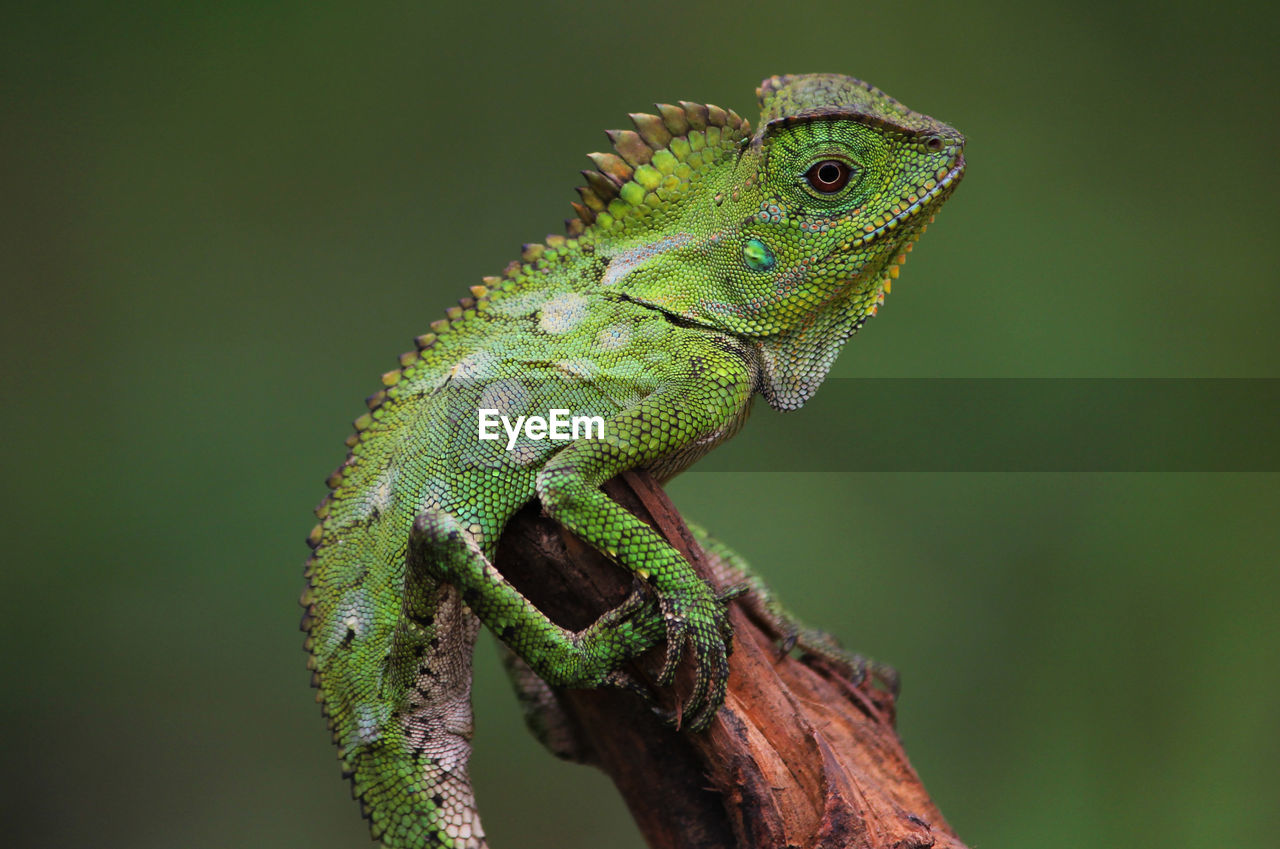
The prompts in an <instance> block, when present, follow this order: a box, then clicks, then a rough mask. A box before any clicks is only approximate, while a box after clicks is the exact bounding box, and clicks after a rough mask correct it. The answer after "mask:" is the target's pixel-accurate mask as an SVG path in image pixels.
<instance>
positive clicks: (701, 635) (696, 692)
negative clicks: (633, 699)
mask: <svg viewBox="0 0 1280 849" xmlns="http://www.w3.org/2000/svg"><path fill="white" fill-rule="evenodd" d="M725 601H726V596H725V595H717V594H715V593H713V592H712V591H711V589H710V588H709V587H708V586H707V585H706V584H698V585H693V586H691V587H690V588H689V589H687V590H683V591H677V592H674V593H667V594H663V595H660V596H659V600H658V602H659V607H660V609H661V610H662V616H663V619H664V621H665V622H666V632H667V657H666V662H665V663H664V665H663V667H662V672H661V673H660V674H659V676H658V683H659V684H660V685H662V686H669V685H670V684H672V683H673V682H674V681H675V677H676V669H677V668H678V666H679V665H680V659H681V658H682V657H683V656H684V653H685V648H686V646H687V647H688V650H689V653H690V655H691V656H692V659H693V662H694V684H693V690H692V691H691V692H690V693H689V696H688V698H687V699H686V700H685V701H684V703H683V704H682V705H678V706H677V708H676V711H675V714H674V724H675V725H676V726H677V727H680V726H681V725H685V724H687V725H688V727H689V728H691V729H692V730H694V731H701V730H703V729H705V728H706V727H707V726H708V725H710V724H711V720H712V718H714V717H715V715H716V712H717V711H718V710H720V706H721V705H723V704H724V696H725V686H726V682H727V680H728V678H729V653H730V652H731V651H732V650H733V625H732V624H730V622H729V614H728V611H727V610H726V609H725ZM686 719H687V723H686V722H685V720H686Z"/></svg>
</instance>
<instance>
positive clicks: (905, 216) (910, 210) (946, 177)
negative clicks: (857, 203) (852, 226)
mask: <svg viewBox="0 0 1280 849" xmlns="http://www.w3.org/2000/svg"><path fill="white" fill-rule="evenodd" d="M964 164H965V163H964V157H963V156H960V157H957V159H956V161H955V164H954V165H952V166H951V168H950V169H949V170H947V171H945V172H943V173H942V176H940V177H939V178H938V179H937V180H930V181H929V182H927V183H925V187H926V188H925V191H924V193H923V194H920V195H919V196H918V197H917V198H916V199H915V200H914V201H910V202H908V203H907V204H906V205H905V206H903V207H901V208H898V207H895V209H897V210H898V211H897V212H894V213H893V215H891V216H890V217H889V219H888V220H887V221H880V222H878V223H877V222H875V221H873V222H871V223H870V224H867V225H866V227H865V228H864V232H863V233H862V235H860V236H859V237H858V238H856V239H853V240H852V241H850V242H849V243H848V244H847V245H846V246H845V247H846V248H856V247H861V246H862V245H866V244H869V243H871V242H874V241H875V240H876V239H879V238H880V237H882V236H884V235H885V234H886V233H891V232H893V231H894V230H897V229H898V228H899V227H900V226H902V224H903V223H905V222H906V221H909V220H910V219H912V218H915V217H916V216H917V215H919V214H920V213H921V212H923V211H924V210H925V209H927V208H929V207H930V206H933V205H934V202H935V201H937V200H938V199H939V198H944V197H946V196H947V195H948V194H950V193H951V192H952V190H954V189H955V186H956V183H958V182H960V178H961V177H962V176H963V175H964ZM929 183H933V185H932V186H930V185H929Z"/></svg>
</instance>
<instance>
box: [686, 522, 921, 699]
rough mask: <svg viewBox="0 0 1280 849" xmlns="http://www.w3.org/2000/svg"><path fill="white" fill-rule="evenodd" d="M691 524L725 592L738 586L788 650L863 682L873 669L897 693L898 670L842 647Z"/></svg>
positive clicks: (726, 548) (738, 558) (734, 555)
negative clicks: (798, 616) (795, 613)
mask: <svg viewBox="0 0 1280 849" xmlns="http://www.w3.org/2000/svg"><path fill="white" fill-rule="evenodd" d="M688 525H689V530H690V531H692V532H693V537H694V539H695V540H697V542H698V545H699V546H700V547H701V548H702V551H703V554H704V555H705V556H706V558H707V563H708V565H710V567H711V569H712V573H713V574H714V576H715V581H714V582H715V584H716V586H718V587H719V588H720V589H721V591H722V592H723V591H725V590H728V589H730V588H734V589H735V590H736V591H737V592H736V597H737V598H739V599H740V603H742V604H743V605H744V606H746V607H747V609H748V610H750V612H751V614H752V615H753V616H754V617H755V618H756V619H757V620H759V621H760V622H762V623H764V624H765V625H767V626H768V627H769V629H770V630H772V631H773V633H774V635H775V636H776V637H777V639H778V641H779V644H780V648H781V650H782V651H783V652H784V653H789V652H790V651H791V650H792V649H793V648H798V649H800V650H801V651H802V652H804V653H806V654H809V655H812V656H814V657H817V658H820V659H821V660H823V661H824V662H826V663H827V664H828V665H830V666H832V667H834V668H835V669H838V670H840V671H841V672H843V673H844V674H845V675H846V676H847V677H848V678H849V679H850V680H851V681H853V682H855V683H860V682H862V681H863V680H864V679H865V678H866V677H867V674H868V673H870V674H871V675H873V676H874V677H875V679H876V680H879V681H880V682H881V683H883V684H884V686H885V687H886V688H888V689H889V691H890V692H892V693H894V694H895V695H896V694H897V692H898V685H899V682H898V672H897V670H895V669H894V668H893V667H891V666H889V665H887V664H884V663H879V662H875V661H869V660H868V659H867V658H865V657H863V656H862V655H860V654H855V653H854V652H851V651H849V650H848V649H845V648H844V647H842V646H841V645H840V643H839V642H837V641H836V639H835V638H834V637H832V636H831V635H830V634H828V633H826V632H825V631H821V630H819V629H817V628H812V627H809V626H807V625H805V624H804V623H802V622H800V621H799V620H798V619H796V618H795V617H794V616H793V615H792V614H791V613H790V612H789V611H788V610H787V609H786V608H785V607H783V606H782V603H781V602H780V601H778V597H777V596H776V595H774V593H773V590H772V589H770V588H769V585H768V584H766V583H765V582H764V579H763V578H761V577H760V575H759V574H758V573H756V571H755V570H754V569H752V568H751V566H750V565H749V564H748V563H747V561H746V560H744V559H743V558H742V555H740V554H738V553H737V552H736V551H734V550H733V549H731V548H730V547H729V546H727V545H725V544H724V543H723V542H721V541H720V540H718V539H716V538H714V537H712V536H711V534H709V533H708V532H707V530H706V528H703V527H701V526H700V525H695V524H694V523H693V522H689V523H688Z"/></svg>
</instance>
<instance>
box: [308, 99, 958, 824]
mask: <svg viewBox="0 0 1280 849" xmlns="http://www.w3.org/2000/svg"><path fill="white" fill-rule="evenodd" d="M758 95H759V98H760V104H761V113H762V114H761V121H760V127H759V129H758V130H757V131H755V132H754V133H753V132H752V131H751V128H750V126H749V125H748V123H747V122H746V121H744V120H742V119H741V118H739V117H738V116H737V115H736V114H734V113H733V112H726V111H725V110H723V109H720V108H719V107H716V106H703V105H698V104H693V103H681V104H680V105H679V106H668V105H661V106H659V107H658V112H659V114H658V115H635V116H632V118H633V121H634V124H635V127H636V129H635V130H625V131H615V132H613V133H610V137H611V138H612V140H613V143H614V148H615V152H614V153H608V154H594V155H593V156H592V159H593V160H594V163H595V165H596V169H597V170H594V171H590V172H584V173H585V174H586V177H587V185H586V186H585V187H583V188H582V189H580V190H579V193H580V195H581V198H582V200H581V203H578V204H575V208H576V209H577V211H578V216H579V217H578V218H577V219H576V220H574V221H572V222H570V224H569V228H568V235H567V236H555V237H548V238H547V241H546V243H545V244H543V245H530V246H526V248H525V250H524V252H523V255H522V258H521V260H520V261H518V262H514V263H512V264H511V265H510V266H508V268H507V269H506V272H505V274H504V275H503V276H501V277H494V278H486V279H485V281H484V285H481V286H476V287H474V288H473V289H472V297H469V298H465V299H463V301H461V302H460V305H459V306H458V307H454V308H452V309H451V310H449V311H448V317H447V318H446V319H443V320H441V321H438V322H436V323H434V324H433V325H432V332H431V333H428V334H425V335H424V336H422V337H419V339H418V350H416V351H414V352H411V353H409V354H405V355H404V356H403V357H402V358H401V368H400V369H398V370H396V371H392V372H388V373H387V374H386V375H384V376H383V384H384V388H383V389H382V390H381V391H380V392H378V393H377V394H376V395H374V396H373V397H371V398H370V399H369V408H370V411H369V412H368V413H366V414H365V415H363V416H361V417H360V418H359V419H358V420H357V421H356V433H355V434H354V435H353V436H352V437H351V439H349V440H348V446H349V447H350V449H351V451H350V454H349V456H348V457H347V459H346V461H345V462H344V463H343V464H342V466H341V467H340V468H339V469H338V470H337V471H336V472H334V473H333V475H332V476H331V477H330V479H329V486H330V488H331V489H332V494H331V495H330V496H329V497H328V498H327V499H326V500H325V501H324V502H323V503H322V504H321V505H320V507H319V508H318V509H317V516H318V517H319V519H320V523H319V524H318V525H317V526H316V528H315V529H314V530H313V532H312V534H311V537H310V540H309V542H310V544H311V545H312V547H313V548H314V549H315V551H314V554H313V556H312V558H311V560H310V561H309V563H308V568H307V578H308V586H307V589H306V591H305V592H304V593H303V596H302V604H303V606H304V607H305V608H306V613H305V615H304V617H303V628H304V630H305V631H306V632H307V639H306V648H307V650H308V652H309V653H310V664H309V665H310V667H311V668H312V669H313V670H314V672H315V675H314V681H315V684H316V686H317V687H318V688H319V695H318V699H319V701H320V702H322V704H323V705H324V709H325V713H326V715H327V716H328V718H329V724H330V727H331V729H332V731H333V738H334V741H335V742H336V743H337V745H338V747H339V756H340V758H341V761H342V764H343V768H344V771H345V772H346V774H347V775H349V776H350V777H351V779H352V781H353V784H354V792H355V795H356V796H357V797H358V798H359V799H360V800H361V803H362V806H363V809H364V812H365V814H366V815H367V816H368V817H369V819H370V821H371V825H372V831H373V835H374V837H375V838H377V839H378V840H380V841H381V842H382V844H383V845H385V846H388V847H435V846H449V847H482V846H484V845H485V842H484V836H483V832H482V830H481V827H480V822H479V819H478V817H477V815H476V812H475V806H474V803H473V799H472V794H471V789H470V785H469V782H468V779H467V760H468V755H469V753H470V744H469V740H470V737H471V730H472V720H471V708H470V680H471V669H470V665H471V653H472V646H473V643H474V641H475V638H476V633H477V631H478V628H479V625H480V624H481V623H483V624H484V625H485V626H487V627H488V628H489V629H490V630H491V631H492V632H493V633H494V634H495V635H496V636H497V637H498V639H499V640H501V641H502V643H504V644H505V646H506V647H507V648H508V649H510V651H511V652H512V653H514V655H515V656H516V658H515V659H513V660H512V667H513V669H514V671H515V676H514V677H515V679H516V681H517V684H518V685H519V686H520V689H521V692H522V695H523V696H524V697H525V700H526V703H527V704H530V705H533V713H534V715H535V725H536V724H538V723H541V727H542V730H543V737H544V739H546V740H547V742H548V743H549V744H551V745H552V746H553V748H557V749H558V750H560V751H561V753H569V752H567V749H568V748H569V745H568V743H567V742H566V741H564V740H559V742H557V739H556V732H555V729H554V727H552V726H553V724H554V718H553V717H549V716H546V715H544V716H542V717H541V718H540V719H538V718H537V712H538V711H539V710H542V711H549V710H552V709H553V708H552V706H551V705H550V703H549V702H548V699H547V698H546V693H547V692H551V689H550V688H552V687H595V686H601V685H606V684H616V685H627V684H628V683H629V682H628V681H627V680H626V679H625V677H624V676H623V675H622V674H621V673H620V672H619V671H618V670H619V668H620V666H621V664H623V662H624V661H626V660H627V659H629V658H631V657H634V656H635V655H637V654H638V653H640V652H642V651H644V650H646V649H648V648H649V647H651V646H653V645H655V644H657V643H659V642H660V641H663V640H665V642H666V651H667V668H666V670H665V672H666V674H665V675H664V676H663V679H662V680H663V683H669V682H670V681H671V680H672V679H673V676H674V673H675V667H676V665H677V663H678V662H679V661H680V659H681V658H682V657H689V658H690V659H691V661H692V662H693V664H694V667H695V670H696V674H695V682H696V686H695V688H694V691H693V693H692V694H691V695H690V697H689V699H688V701H687V703H686V704H685V706H684V710H683V715H684V721H685V723H686V724H687V725H690V726H692V727H693V728H694V729H700V728H702V727H705V726H706V725H707V724H708V723H709V722H710V721H711V719H712V718H713V716H714V714H715V712H716V711H717V710H718V709H719V707H720V705H721V703H722V701H723V698H724V687H725V678H726V675H727V669H728V667H727V654H728V651H729V647H730V642H731V632H730V628H729V625H728V619H727V617H726V612H725V607H724V605H725V601H724V599H723V598H722V597H719V596H717V595H716V593H715V592H714V591H713V590H712V589H711V588H710V587H709V586H708V585H707V584H706V583H705V582H704V581H702V580H701V579H700V578H699V577H698V576H697V575H696V574H695V573H694V572H693V570H692V569H691V567H690V566H689V564H688V563H687V562H685V561H684V559H683V558H682V557H681V556H680V555H679V554H678V553H677V552H676V551H675V550H674V549H673V548H672V547H671V546H669V545H668V544H667V543H666V542H665V541H664V540H663V539H662V538H661V537H660V536H659V535H658V534H657V533H656V532H654V531H653V530H651V529H650V528H649V527H648V526H646V525H644V524H643V523H641V522H640V521H639V520H637V519H635V518H634V517H633V516H632V515H631V514H630V513H628V512H626V511H625V510H623V509H621V508H620V507H618V506H617V505H616V504H614V503H613V502H612V501H610V500H609V499H607V498H606V497H605V496H604V495H603V494H602V493H601V491H600V489H599V486H600V484H601V483H603V482H604V481H606V480H608V479H609V478H611V477H613V476H614V475H616V474H618V473H619V472H621V471H624V470H626V469H632V468H643V469H647V470H650V471H651V472H652V473H653V474H654V475H655V476H656V477H657V478H658V479H659V480H664V479H667V478H670V477H671V476H672V475H674V474H677V473H678V472H680V471H681V470H683V469H684V468H686V467H687V466H688V465H689V464H690V463H692V462H693V461H694V460H696V459H697V458H698V457H700V456H701V455H703V454H704V453H706V452H707V451H709V450H710V449H711V448H713V447H714V446H715V445H717V444H719V443H720V442H722V441H724V440H725V439H727V438H729V437H730V436H732V435H733V434H734V433H735V432H736V431H737V429H738V428H739V427H740V426H741V425H742V423H743V421H744V420H745V418H746V416H747V413H748V411H749V409H750V405H751V401H752V398H753V396H754V395H755V393H760V394H762V395H763V396H764V397H765V398H766V399H767V401H768V402H769V403H770V404H771V405H773V406H774V407H776V408H779V409H794V408H796V407H799V406H801V405H802V404H803V403H804V402H805V401H806V400H808V398H809V397H810V396H811V395H812V394H813V393H814V391H816V389H817V387H818V385H819V384H820V383H821V381H822V379H823V377H824V376H825V375H826V372H827V370H828V369H829V367H830V365H831V363H832V362H833V360H834V358H835V356H836V354H837V353H838V352H839V350H840V347H841V345H842V344H843V343H844V341H845V340H846V339H848V337H849V336H851V335H852V334H853V333H854V332H856V330H857V329H858V328H859V327H860V326H861V325H862V323H863V322H864V321H865V320H866V319H867V317H869V316H871V315H874V314H875V312H876V309H877V306H878V305H879V304H880V303H882V302H883V299H884V293H885V292H887V291H888V290H889V286H890V280H891V279H892V278H893V277H896V276H897V270H898V265H900V264H901V263H902V262H903V261H904V260H905V252H906V251H907V250H908V249H909V248H910V245H911V244H912V243H913V242H914V240H915V239H916V238H918V236H919V235H920V233H922V232H923V230H924V227H925V224H926V223H927V222H928V220H930V217H931V216H932V214H933V213H934V212H935V211H936V208H937V206H938V205H939V204H940V203H941V202H942V201H943V200H944V199H945V198H946V197H947V196H948V195H949V193H950V191H951V190H952V189H953V188H954V186H955V185H956V183H957V182H958V180H959V177H960V175H961V173H962V170H963V162H964V160H963V157H962V149H963V144H964V139H963V137H962V136H961V135H960V134H959V133H957V132H956V131H955V130H953V129H951V128H950V127H948V126H946V125H944V124H941V123H939V122H937V121H934V120H933V119H931V118H928V117H926V116H924V115H920V114H918V113H915V112H912V111H910V110H908V109H907V108H906V107H904V106H902V105H901V104H899V103H898V102H897V101H895V100H893V99H892V98H889V97H888V96H887V95H885V94H883V93H882V92H880V91H879V90H877V89H875V88H873V87H871V86H868V85H866V84H865V83H862V82H859V81H857V80H854V79H851V78H848V77H841V76H836V75H809V76H794V77H774V78H771V79H769V80H766V81H765V82H764V83H763V84H762V85H761V87H760V89H759V91H758ZM479 408H493V409H497V410H500V411H502V413H503V414H506V415H509V416H511V417H513V418H514V416H516V415H526V414H536V415H543V416H545V415H547V412H548V410H549V409H551V408H568V409H570V410H572V412H573V413H574V414H575V415H600V416H602V417H604V419H605V420H606V425H605V435H604V438H603V439H582V440H577V441H573V442H552V441H548V440H541V441H538V440H533V439H529V438H521V439H520V441H519V442H518V443H517V444H516V446H515V448H514V450H510V451H509V450H507V445H506V440H505V439H502V440H498V441H481V440H479V439H478V438H477V411H478V409H479ZM535 497H537V498H538V499H540V501H541V503H542V504H543V506H544V508H545V509H546V511H547V512H548V513H549V514H550V515H551V516H552V517H553V518H555V519H556V520H557V521H559V522H561V523H563V524H564V525H565V526H566V527H568V528H569V529H570V530H572V531H573V532H574V533H575V534H576V535H577V536H578V537H579V538H580V539H582V540H584V541H585V542H586V543H588V544H590V545H591V546H593V547H595V548H596V549H598V550H599V551H601V552H604V553H605V554H607V555H608V556H610V557H611V558H612V559H613V560H615V561H616V562H617V563H618V564H619V565H620V566H622V567H624V568H625V569H627V570H629V571H630V572H632V573H633V574H634V575H635V576H636V590H635V592H633V594H632V596H631V598H630V599H628V601H627V602H625V603H624V604H623V605H621V606H620V607H619V608H618V609H617V610H614V611H612V612H610V613H609V614H607V615H605V616H604V617H602V618H601V619H600V620H599V621H598V622H596V623H595V624H593V625H592V626H590V627H588V628H586V629H584V630H583V631H581V632H577V633H574V632H570V631H567V630H565V629H563V628H561V627H559V626H558V625H556V624H555V623H553V622H551V621H550V620H549V619H548V618H547V617H546V616H545V615H544V614H543V613H542V612H541V611H539V610H537V609H536V608H535V607H533V605H532V604H530V603H529V602H528V601H527V600H526V599H525V598H524V597H523V596H521V595H520V594H519V593H518V592H517V591H516V590H515V589H514V588H513V587H512V586H511V585H510V584H509V583H508V582H507V581H506V580H505V579H504V578H503V576H502V575H501V574H499V572H498V571H497V570H496V569H495V568H494V566H493V564H492V557H493V554H494V550H495V548H496V545H497V542H498V538H499V536H500V535H501V533H502V529H503V526H504V525H505V523H506V522H507V520H508V519H509V518H510V517H511V515H512V514H513V513H514V512H515V511H516V510H517V509H518V508H519V507H520V506H521V505H522V504H524V503H526V502H528V501H529V500H530V499H532V498H535ZM712 549H713V552H712V553H713V557H714V558H715V561H716V562H717V563H719V564H723V570H722V571H723V572H724V574H725V575H726V580H728V579H730V578H734V579H741V580H745V581H747V583H748V584H749V585H750V586H751V588H752V589H751V591H750V592H749V593H748V600H749V601H751V602H752V603H755V604H757V606H758V607H760V608H761V609H763V610H766V611H768V612H770V614H771V615H775V616H776V618H777V621H778V622H779V623H781V624H780V629H781V630H782V632H784V633H787V634H790V635H791V636H792V640H796V639H799V640H800V641H801V643H802V644H806V645H811V646H822V645H826V644H825V643H824V642H823V640H822V638H821V636H820V635H817V634H816V633H815V632H808V631H804V630H801V629H798V628H797V627H795V626H793V625H791V624H790V623H789V620H787V619H786V617H785V616H784V615H782V614H781V613H780V611H779V610H778V609H777V607H776V604H775V603H774V602H773V601H772V599H770V598H769V597H768V596H767V594H766V593H765V592H764V591H763V585H761V584H759V582H758V581H757V580H756V579H754V578H753V577H751V576H749V575H748V574H747V573H745V572H744V569H745V566H744V565H743V564H741V563H740V562H739V561H736V559H735V556H734V555H732V553H731V552H728V551H727V550H726V549H723V548H722V547H717V546H715V545H714V544H712ZM830 654H831V655H832V656H833V657H844V656H843V655H840V653H839V651H838V649H835V648H831V649H830ZM851 662H854V661H852V660H851Z"/></svg>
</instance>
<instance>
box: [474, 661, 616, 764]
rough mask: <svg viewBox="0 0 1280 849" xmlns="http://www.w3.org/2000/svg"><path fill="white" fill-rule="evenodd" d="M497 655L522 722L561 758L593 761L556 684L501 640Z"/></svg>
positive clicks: (587, 762)
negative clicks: (553, 685)
mask: <svg viewBox="0 0 1280 849" xmlns="http://www.w3.org/2000/svg"><path fill="white" fill-rule="evenodd" d="M498 655H499V656H500V657H501V659H502V666H503V668H504V669H506V671H507V677H508V678H509V679H510V680H511V686H512V688H514V689H515V691H516V701H518V702H519V703H520V713H521V714H522V715H523V716H524V724H525V726H526V727H527V728H528V729H529V732H530V733H531V734H533V736H534V737H535V738H536V739H537V740H538V742H539V743H541V744H542V745H543V746H544V747H546V749H547V751H549V752H551V754H553V755H555V756H556V757H557V758H560V759H562V760H566V761H572V762H573V763H580V764H594V763H596V760H597V758H596V755H595V750H594V749H593V748H592V746H591V744H590V742H588V741H587V739H586V736H585V735H584V734H583V733H582V731H581V729H579V728H578V726H577V724H576V723H575V722H574V721H573V720H572V719H571V718H570V716H569V713H568V712H567V711H566V710H565V709H564V706H563V705H562V704H561V702H560V696H559V695H558V694H557V693H556V690H555V688H554V687H552V686H551V685H550V684H548V683H547V682H546V681H543V680H542V679H541V678H539V677H538V674H537V673H536V672H534V671H533V670H532V669H530V668H529V664H527V663H525V662H524V661H523V660H521V659H520V656H519V655H517V654H516V653H515V652H513V651H512V650H511V649H509V648H507V646H506V645H505V644H503V643H502V642H499V643H498Z"/></svg>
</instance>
